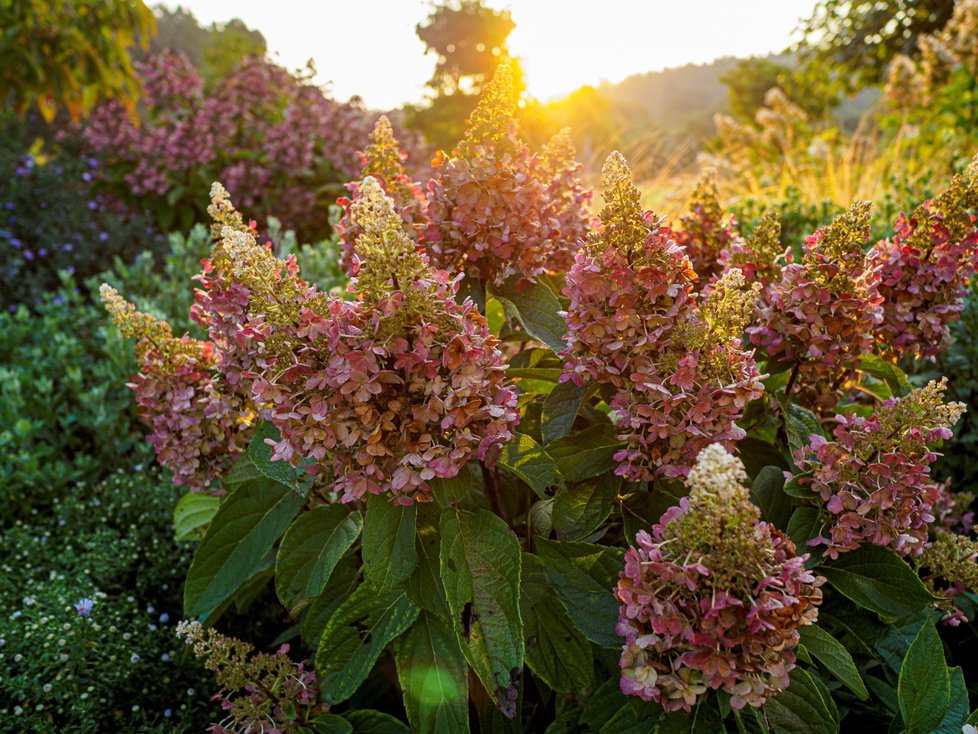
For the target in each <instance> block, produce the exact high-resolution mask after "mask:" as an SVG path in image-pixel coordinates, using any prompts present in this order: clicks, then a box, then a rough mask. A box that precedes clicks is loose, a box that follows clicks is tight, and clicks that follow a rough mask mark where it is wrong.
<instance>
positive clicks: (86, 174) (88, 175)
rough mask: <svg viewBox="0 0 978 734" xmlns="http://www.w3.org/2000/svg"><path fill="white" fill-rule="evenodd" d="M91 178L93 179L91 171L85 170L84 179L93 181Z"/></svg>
mask: <svg viewBox="0 0 978 734" xmlns="http://www.w3.org/2000/svg"><path fill="white" fill-rule="evenodd" d="M91 180H92V174H91V173H89V172H88V171H85V172H84V173H83V174H82V181H91Z"/></svg>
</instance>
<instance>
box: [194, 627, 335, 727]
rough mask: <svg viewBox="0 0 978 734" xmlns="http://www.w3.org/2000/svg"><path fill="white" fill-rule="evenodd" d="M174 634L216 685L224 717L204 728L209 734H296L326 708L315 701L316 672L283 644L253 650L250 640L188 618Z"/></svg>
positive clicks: (317, 698)
mask: <svg viewBox="0 0 978 734" xmlns="http://www.w3.org/2000/svg"><path fill="white" fill-rule="evenodd" d="M177 636H178V637H181V638H183V640H184V642H186V644H187V645H188V646H189V647H190V648H191V649H192V650H193V653H194V655H195V656H197V657H198V658H200V659H201V660H202V661H203V663H204V667H205V668H207V670H210V671H211V672H213V673H215V674H216V677H217V683H218V685H220V687H221V689H220V691H218V692H217V693H216V694H214V696H213V697H212V700H215V701H220V704H221V709H222V710H223V711H224V712H225V713H226V717H225V718H224V719H223V720H222V721H221V722H220V723H216V724H211V726H210V727H208V729H207V731H209V732H212V734H260V733H261V732H279V733H280V734H299V733H300V732H305V731H310V729H309V726H310V725H311V724H312V722H313V720H314V719H315V718H316V717H318V716H321V715H323V714H325V713H328V712H329V706H327V705H326V704H324V703H320V701H319V696H318V692H317V690H316V672H315V671H313V670H306V667H305V664H304V663H296V662H294V661H293V660H292V659H291V658H290V657H289V656H288V653H289V645H287V644H285V645H282V646H281V647H279V649H278V650H277V651H276V652H275V653H274V654H269V653H264V652H259V653H256V652H255V651H254V650H255V649H254V646H253V645H251V644H250V643H247V642H243V641H242V640H238V639H236V638H234V637H229V636H227V635H223V634H221V633H220V632H218V631H217V630H214V629H204V627H203V626H202V625H201V624H200V622H196V621H192V620H184V621H183V622H180V623H179V624H178V625H177Z"/></svg>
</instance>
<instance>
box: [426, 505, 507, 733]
mask: <svg viewBox="0 0 978 734" xmlns="http://www.w3.org/2000/svg"><path fill="white" fill-rule="evenodd" d="M441 538H442V540H441V575H442V581H443V583H444V584H445V595H446V597H447V598H448V606H449V609H450V610H451V613H452V628H453V629H454V631H455V635H456V637H457V639H458V642H459V645H460V646H461V648H462V652H463V653H464V654H465V657H466V659H467V660H468V661H469V664H470V665H471V666H472V668H473V670H475V672H476V674H477V675H478V676H479V678H480V679H481V680H482V683H483V685H484V686H485V688H486V690H487V691H488V693H489V695H490V696H492V699H493V701H495V702H496V704H497V705H498V706H499V710H500V711H502V712H503V714H505V715H506V716H507V717H508V718H512V717H514V716H515V715H516V710H517V709H516V703H517V698H518V695H519V680H520V675H521V673H522V670H523V654H524V648H523V620H522V618H521V617H520V606H519V604H520V569H521V558H520V544H519V541H518V540H517V538H516V536H515V535H514V534H513V531H512V530H510V529H509V527H508V526H507V525H506V523H505V522H503V521H502V520H501V519H500V518H498V517H496V516H495V515H493V514H492V513H489V512H485V511H482V510H480V511H479V512H478V513H475V514H473V513H467V512H457V511H455V510H446V511H445V513H444V514H443V515H442V521H441Z"/></svg>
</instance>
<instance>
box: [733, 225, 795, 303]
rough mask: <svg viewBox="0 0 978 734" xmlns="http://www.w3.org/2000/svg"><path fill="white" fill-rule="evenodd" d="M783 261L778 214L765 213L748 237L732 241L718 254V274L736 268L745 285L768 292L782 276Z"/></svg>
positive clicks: (735, 238)
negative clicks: (769, 286) (750, 284)
mask: <svg viewBox="0 0 978 734" xmlns="http://www.w3.org/2000/svg"><path fill="white" fill-rule="evenodd" d="M784 257H785V247H784V245H782V244H781V220H780V219H778V213H777V212H775V211H768V212H765V213H764V215H763V216H762V217H761V218H760V220H759V221H758V222H757V226H756V227H755V228H754V231H753V232H751V233H750V235H749V236H748V237H746V238H744V237H734V238H733V239H732V240H731V241H730V242H729V243H728V244H727V246H726V247H725V248H724V249H723V250H721V251H720V256H719V264H720V272H721V273H725V272H727V271H728V270H730V269H732V268H737V269H738V270H740V271H742V272H743V274H744V280H746V281H747V282H748V283H760V284H761V286H762V287H763V288H767V286H768V285H769V284H770V283H772V282H773V281H775V280H776V279H777V278H778V277H779V276H780V275H781V268H782V267H783V266H784V263H783V262H782V260H783V259H784ZM762 292H763V291H762Z"/></svg>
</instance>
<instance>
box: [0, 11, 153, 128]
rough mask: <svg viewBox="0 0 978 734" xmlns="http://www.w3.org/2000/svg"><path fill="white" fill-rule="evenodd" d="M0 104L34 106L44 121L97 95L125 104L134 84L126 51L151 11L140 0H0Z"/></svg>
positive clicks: (146, 27)
mask: <svg viewBox="0 0 978 734" xmlns="http://www.w3.org/2000/svg"><path fill="white" fill-rule="evenodd" d="M0 28H3V29H4V32H3V34H2V35H0V104H3V106H4V107H6V108H11V109H13V110H14V111H15V112H23V111H24V110H26V109H28V108H30V107H32V106H36V107H37V108H38V110H39V111H40V113H41V115H42V116H43V117H44V118H45V119H46V120H48V121H49V122H50V121H51V120H53V119H54V116H55V115H56V114H57V112H58V110H59V109H62V108H63V109H66V110H67V111H68V113H69V114H70V115H71V116H72V117H73V118H76V119H77V118H79V117H81V116H82V115H84V114H86V113H87V112H88V111H89V110H91V109H92V107H93V106H94V105H95V104H96V103H97V102H98V101H99V100H102V99H109V98H118V99H120V100H122V101H123V102H124V103H125V104H127V105H132V104H134V102H135V99H136V97H137V96H138V94H139V84H138V83H137V81H136V78H135V75H134V73H133V68H132V58H131V56H130V49H131V47H132V46H134V45H136V44H142V45H143V46H145V45H146V44H147V43H148V42H149V38H150V36H151V35H152V34H153V31H154V29H155V24H154V21H153V13H152V12H151V11H150V9H149V8H148V7H147V6H146V5H145V3H142V2H140V1H139V0H72V2H66V1H63V0H62V1H60V2H51V1H50V0H0Z"/></svg>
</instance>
